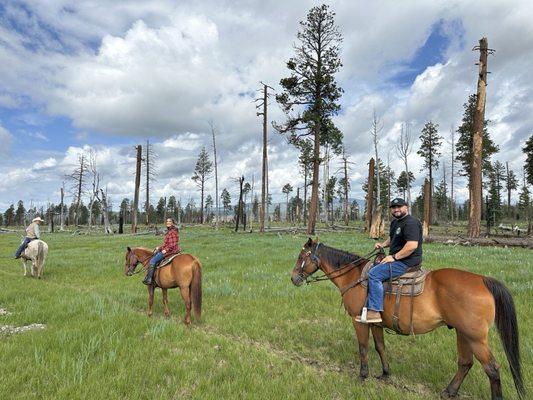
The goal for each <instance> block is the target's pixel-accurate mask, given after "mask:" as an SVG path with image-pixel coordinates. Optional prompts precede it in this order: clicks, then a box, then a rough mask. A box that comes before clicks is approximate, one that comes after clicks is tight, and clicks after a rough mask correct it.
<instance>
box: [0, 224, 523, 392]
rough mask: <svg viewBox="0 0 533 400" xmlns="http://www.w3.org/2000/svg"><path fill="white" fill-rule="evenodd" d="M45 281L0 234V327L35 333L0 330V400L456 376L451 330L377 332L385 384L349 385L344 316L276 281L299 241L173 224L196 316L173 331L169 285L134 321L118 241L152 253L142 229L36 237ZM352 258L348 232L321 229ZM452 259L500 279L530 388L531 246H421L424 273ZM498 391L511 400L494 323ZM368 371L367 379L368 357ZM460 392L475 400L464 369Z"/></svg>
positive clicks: (176, 311)
mask: <svg viewBox="0 0 533 400" xmlns="http://www.w3.org/2000/svg"><path fill="white" fill-rule="evenodd" d="M44 240H46V241H47V242H48V244H49V246H50V253H49V257H48V259H47V262H46V265H45V270H44V279H43V280H40V281H39V280H36V279H30V278H24V277H23V276H22V267H21V264H20V262H19V261H15V260H13V259H12V254H13V253H14V251H15V249H16V246H17V244H18V243H19V235H15V234H3V235H0V308H4V309H7V310H8V311H10V312H11V314H10V315H4V316H0V325H16V326H22V325H28V324H31V323H43V324H46V329H44V330H39V331H29V332H24V333H18V334H11V335H6V334H0V376H1V381H2V383H1V384H0V399H189V398H194V399H219V398H224V399H289V398H292V399H348V398H351V399H353V398H355V399H426V400H427V399H431V398H438V396H439V393H440V391H441V390H442V389H443V388H444V387H445V386H446V385H447V384H448V382H449V380H450V379H451V377H452V376H453V374H454V373H455V370H456V349H455V334H454V332H453V331H450V330H448V329H446V328H440V329H438V330H436V331H434V332H432V333H430V334H427V335H422V336H417V337H415V338H410V337H400V336H394V335H386V343H387V349H388V354H389V356H390V362H391V371H392V374H393V379H392V380H391V382H390V383H388V384H384V383H380V382H377V381H376V380H375V379H368V380H367V381H365V382H364V383H361V382H360V381H359V380H358V378H357V375H358V372H359V371H358V353H357V346H356V340H355V334H354V331H353V327H352V325H351V322H350V318H349V317H348V316H347V315H346V313H345V312H344V309H343V308H342V307H341V306H340V304H341V303H340V295H339V292H338V290H337V289H336V288H335V287H334V286H333V284H331V283H329V282H323V283H321V284H317V285H309V286H304V287H301V288H296V287H294V286H293V285H292V283H291V282H290V279H289V273H290V271H291V269H292V267H293V266H294V262H295V259H296V256H297V254H298V252H299V250H300V248H301V246H302V244H303V243H304V242H305V240H306V237H305V236H304V235H296V236H293V235H278V234H267V235H264V236H261V235H259V234H246V233H239V234H235V233H233V232H231V231H230V230H225V229H222V230H220V231H213V230H211V229H210V228H207V227H206V228H184V229H182V231H181V244H182V247H183V249H184V251H185V252H190V253H192V254H194V255H196V256H197V257H198V258H199V259H200V260H201V261H202V264H203V310H202V311H203V318H202V322H201V323H200V324H193V326H192V327H185V326H184V325H183V323H182V320H183V313H184V307H183V303H182V300H181V297H180V295H179V292H178V291H177V290H170V291H169V298H170V303H171V312H172V315H171V318H170V319H165V318H164V316H163V310H162V304H161V294H160V291H158V292H157V293H156V302H155V307H154V317H152V318H151V319H149V318H147V317H146V314H145V310H146V300H147V294H146V289H145V287H144V285H142V284H141V278H142V277H141V275H140V274H139V275H135V276H133V277H126V276H125V275H124V273H123V268H124V253H125V249H126V246H140V245H143V246H148V247H155V246H156V245H158V244H159V243H160V242H161V240H162V238H161V237H154V236H136V237H132V236H118V235H116V236H114V237H107V236H96V235H95V236H70V235H69V234H59V233H55V234H52V235H44ZM320 240H321V241H322V242H324V243H327V244H329V245H331V246H335V247H339V248H343V249H346V250H350V251H353V252H355V253H359V254H364V253H367V252H368V251H369V250H371V249H372V246H373V243H374V242H373V241H372V240H370V239H367V238H366V237H364V236H362V235H360V234H348V233H335V234H333V233H332V234H325V235H321V237H320ZM444 266H455V267H458V268H462V269H466V270H469V271H472V272H476V273H481V274H486V275H489V276H492V277H494V278H497V279H499V280H501V281H503V282H504V283H505V284H506V285H507V287H508V288H509V289H510V290H511V292H512V294H513V296H514V299H515V303H516V307H517V312H518V318H519V326H520V335H521V336H520V340H521V355H522V368H523V375H524V381H525V382H526V388H527V389H528V394H529V395H531V393H532V390H533V389H532V385H531V379H532V371H531V366H532V364H533V346H532V344H533V341H532V339H533V334H532V332H531V330H528V329H527V328H528V327H531V326H532V320H533V311H532V310H531V305H532V304H533V261H532V258H531V251H530V250H524V249H515V248H513V249H507V248H487V247H483V248H481V247H473V248H468V247H448V246H444V245H438V244H431V245H425V267H427V268H429V269H435V268H439V267H444ZM491 344H492V348H493V351H494V353H495V356H496V358H497V359H498V361H499V362H500V363H501V365H502V369H501V376H502V383H503V390H504V395H505V396H506V398H517V396H516V392H515V390H514V386H513V383H512V378H511V374H510V372H509V368H508V364H507V361H506V359H505V355H504V353H503V349H502V346H501V343H500V342H499V338H498V337H497V335H496V332H495V330H494V329H493V330H492V332H491ZM370 368H371V374H372V375H377V374H379V373H380V367H379V358H378V356H377V353H376V352H375V351H374V350H373V349H372V350H371V353H370ZM460 393H461V397H462V398H470V399H472V398H473V399H488V398H490V390H489V383H488V379H487V378H486V376H485V374H484V373H483V371H482V369H481V366H480V365H479V363H476V364H475V365H474V367H473V368H472V370H471V371H470V373H469V375H468V376H467V378H466V379H465V382H464V383H463V386H462V388H461V392H460Z"/></svg>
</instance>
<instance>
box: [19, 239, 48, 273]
mask: <svg viewBox="0 0 533 400" xmlns="http://www.w3.org/2000/svg"><path fill="white" fill-rule="evenodd" d="M47 255H48V245H47V244H46V242H44V241H42V240H40V239H36V240H32V241H31V242H30V243H29V244H28V246H26V249H25V250H24V251H23V252H22V256H21V259H22V264H23V265H24V276H28V271H27V267H26V261H31V276H33V277H37V278H38V279H41V277H42V275H43V267H44V262H45V260H46V256H47Z"/></svg>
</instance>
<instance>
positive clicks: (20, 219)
mask: <svg viewBox="0 0 533 400" xmlns="http://www.w3.org/2000/svg"><path fill="white" fill-rule="evenodd" d="M25 213H26V209H25V208H24V203H23V201H22V200H19V201H18V203H17V210H16V211H15V221H16V223H17V224H18V225H24V214H25Z"/></svg>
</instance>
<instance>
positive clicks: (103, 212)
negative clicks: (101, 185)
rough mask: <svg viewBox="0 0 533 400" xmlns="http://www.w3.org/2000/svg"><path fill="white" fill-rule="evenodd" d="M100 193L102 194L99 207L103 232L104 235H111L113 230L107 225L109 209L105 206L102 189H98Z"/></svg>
mask: <svg viewBox="0 0 533 400" xmlns="http://www.w3.org/2000/svg"><path fill="white" fill-rule="evenodd" d="M106 191H107V188H106ZM100 192H101V193H102V201H101V207H102V215H103V216H104V232H105V233H106V234H111V233H113V230H112V229H111V224H110V223H109V207H108V206H107V195H106V193H104V191H103V190H102V189H100Z"/></svg>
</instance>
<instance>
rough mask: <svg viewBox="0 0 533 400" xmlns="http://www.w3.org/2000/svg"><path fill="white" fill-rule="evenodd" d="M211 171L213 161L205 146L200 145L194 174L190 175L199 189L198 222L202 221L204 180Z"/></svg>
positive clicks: (208, 176)
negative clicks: (200, 148)
mask: <svg viewBox="0 0 533 400" xmlns="http://www.w3.org/2000/svg"><path fill="white" fill-rule="evenodd" d="M212 172H213V163H212V162H211V161H210V160H209V155H208V154H207V152H206V151H205V147H202V150H201V151H200V154H199V155H198V161H196V167H195V168H194V175H193V176H192V177H191V179H192V180H193V181H195V182H196V185H197V186H198V188H199V189H200V199H201V202H200V223H202V224H203V223H204V191H205V182H206V181H207V180H208V179H209V178H210V175H211V173H212Z"/></svg>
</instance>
